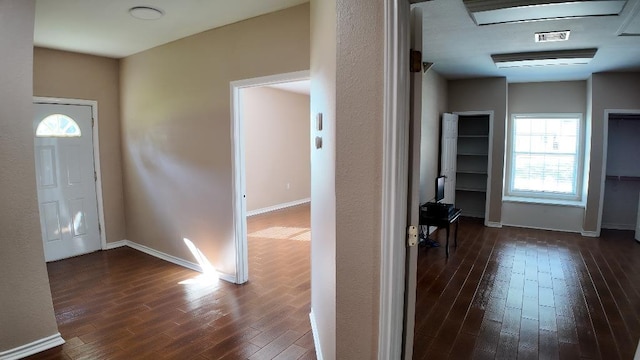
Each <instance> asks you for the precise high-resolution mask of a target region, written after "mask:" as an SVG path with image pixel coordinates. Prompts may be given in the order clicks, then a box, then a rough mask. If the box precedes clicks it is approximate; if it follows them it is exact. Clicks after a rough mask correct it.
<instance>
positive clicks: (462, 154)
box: [458, 152, 489, 156]
mask: <svg viewBox="0 0 640 360" xmlns="http://www.w3.org/2000/svg"><path fill="white" fill-rule="evenodd" d="M458 156H489V154H480V153H461V152H459V153H458Z"/></svg>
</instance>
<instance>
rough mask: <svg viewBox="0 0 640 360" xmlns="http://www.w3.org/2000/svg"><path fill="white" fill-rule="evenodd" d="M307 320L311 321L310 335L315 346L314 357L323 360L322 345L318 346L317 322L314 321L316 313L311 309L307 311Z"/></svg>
mask: <svg viewBox="0 0 640 360" xmlns="http://www.w3.org/2000/svg"><path fill="white" fill-rule="evenodd" d="M309 321H310V322H311V335H313V345H314V346H315V348H316V358H317V359H318V360H323V359H324V356H322V347H321V346H320V332H319V331H318V323H317V322H316V315H315V314H314V313H313V309H311V312H310V313H309Z"/></svg>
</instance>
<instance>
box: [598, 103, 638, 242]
mask: <svg viewBox="0 0 640 360" xmlns="http://www.w3.org/2000/svg"><path fill="white" fill-rule="evenodd" d="M612 113H613V114H640V110H633V109H605V110H604V118H603V119H602V122H603V128H602V169H601V173H600V176H601V179H600V203H599V204H598V225H597V226H596V232H597V233H598V236H600V231H601V230H602V212H603V210H604V186H605V182H606V180H607V152H608V151H609V114H612ZM592 123H593V120H592ZM591 136H593V134H591ZM592 150H593V149H592Z"/></svg>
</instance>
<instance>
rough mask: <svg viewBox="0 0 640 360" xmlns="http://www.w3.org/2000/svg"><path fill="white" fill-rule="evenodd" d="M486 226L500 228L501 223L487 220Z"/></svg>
mask: <svg viewBox="0 0 640 360" xmlns="http://www.w3.org/2000/svg"><path fill="white" fill-rule="evenodd" d="M486 225H487V227H490V228H496V229H501V228H502V223H499V222H494V221H487V224H486Z"/></svg>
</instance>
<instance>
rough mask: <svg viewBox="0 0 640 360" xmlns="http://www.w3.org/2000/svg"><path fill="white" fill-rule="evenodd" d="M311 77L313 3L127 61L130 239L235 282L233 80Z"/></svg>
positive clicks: (124, 102)
mask: <svg viewBox="0 0 640 360" xmlns="http://www.w3.org/2000/svg"><path fill="white" fill-rule="evenodd" d="M308 69H309V5H308V4H304V5H300V6H296V7H293V8H289V9H286V10H283V11H279V12H275V13H271V14H268V15H264V16H260V17H256V18H252V19H249V20H246V21H242V22H238V23H235V24H231V25H228V26H224V27H221V28H217V29H213V30H210V31H206V32H203V33H200V34H196V35H193V36H190V37H187V38H184V39H181V40H178V41H174V42H172V43H169V44H166V45H163V46H159V47H156V48H154V49H151V50H148V51H144V52H142V53H138V54H136V55H133V56H130V57H127V58H125V59H123V60H121V62H120V85H121V86H120V94H121V100H120V104H121V117H122V119H121V120H122V124H121V126H122V142H123V146H122V151H123V164H124V166H123V167H124V175H125V177H124V193H125V199H126V201H125V209H126V210H125V212H126V219H127V221H126V226H127V231H126V233H127V237H128V238H129V240H131V241H134V242H137V243H140V244H143V245H146V246H148V247H151V248H153V249H156V250H159V251H162V252H165V253H167V254H170V255H173V256H176V257H178V258H182V259H185V260H189V261H195V257H194V256H193V255H192V254H191V253H190V251H189V250H188V248H187V246H186V245H185V243H184V242H183V238H188V239H190V240H191V241H192V242H193V243H194V244H195V246H196V247H197V248H198V249H199V250H200V251H201V252H202V253H203V254H204V255H205V257H206V258H207V259H208V261H209V262H211V264H212V265H213V266H214V267H215V268H216V269H217V270H218V271H220V272H222V273H225V274H229V275H234V274H235V269H236V263H235V244H234V227H233V218H232V214H233V205H232V198H233V182H232V176H233V174H232V154H233V152H232V150H233V148H232V144H231V136H230V133H231V115H230V113H231V112H230V103H231V101H230V82H232V81H236V80H243V79H249V78H255V77H260V76H266V75H273V74H282V73H288V72H293V71H301V70H308Z"/></svg>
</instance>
